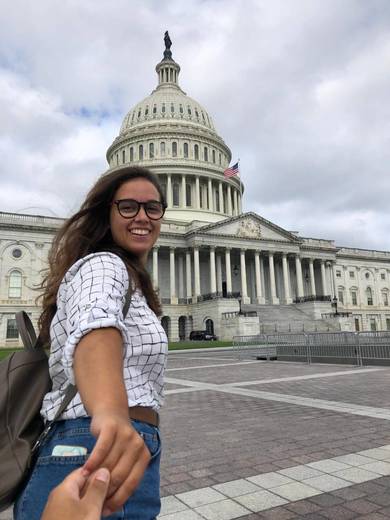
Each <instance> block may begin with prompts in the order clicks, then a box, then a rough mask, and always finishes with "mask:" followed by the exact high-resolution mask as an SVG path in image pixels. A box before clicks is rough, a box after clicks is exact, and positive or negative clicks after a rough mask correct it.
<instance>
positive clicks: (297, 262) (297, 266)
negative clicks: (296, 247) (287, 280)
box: [295, 255, 304, 298]
mask: <svg viewBox="0 0 390 520" xmlns="http://www.w3.org/2000/svg"><path fill="white" fill-rule="evenodd" d="M295 271H296V276H297V297H298V298H303V296H304V291H303V281H302V266H301V259H300V257H299V256H298V255H296V257H295Z"/></svg>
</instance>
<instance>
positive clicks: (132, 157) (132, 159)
mask: <svg viewBox="0 0 390 520" xmlns="http://www.w3.org/2000/svg"><path fill="white" fill-rule="evenodd" d="M133 161H134V148H133V147H132V146H130V162H133Z"/></svg>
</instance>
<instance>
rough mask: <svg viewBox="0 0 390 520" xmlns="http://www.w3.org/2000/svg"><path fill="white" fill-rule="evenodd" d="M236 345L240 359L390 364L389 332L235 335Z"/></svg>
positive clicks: (234, 343) (235, 349)
mask: <svg viewBox="0 0 390 520" xmlns="http://www.w3.org/2000/svg"><path fill="white" fill-rule="evenodd" d="M233 346H234V351H235V352H236V355H237V357H238V358H239V359H243V358H244V357H251V358H252V357H256V358H260V359H264V358H266V359H270V358H271V357H277V358H279V359H280V358H282V359H294V360H297V361H298V360H299V361H306V362H307V363H311V362H313V361H318V362H321V361H323V362H325V361H326V362H332V361H333V362H335V361H336V360H339V361H340V362H343V363H351V364H356V365H358V366H362V365H363V364H368V363H370V362H373V363H375V362H383V363H387V364H390V331H389V332H387V331H383V332H382V331H381V332H316V333H305V332H302V333H298V334H296V333H284V334H277V333H274V334H259V335H257V336H235V337H234V338H233Z"/></svg>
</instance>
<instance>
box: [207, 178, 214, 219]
mask: <svg viewBox="0 0 390 520" xmlns="http://www.w3.org/2000/svg"><path fill="white" fill-rule="evenodd" d="M207 192H208V197H209V210H210V211H214V204H213V183H212V182H211V179H209V180H208V190H207Z"/></svg>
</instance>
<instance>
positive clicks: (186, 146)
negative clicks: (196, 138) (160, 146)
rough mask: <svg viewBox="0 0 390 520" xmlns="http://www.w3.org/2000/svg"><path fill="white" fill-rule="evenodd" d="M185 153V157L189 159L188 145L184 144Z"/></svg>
mask: <svg viewBox="0 0 390 520" xmlns="http://www.w3.org/2000/svg"><path fill="white" fill-rule="evenodd" d="M183 153H184V157H185V158H186V159H187V158H188V143H184V144H183Z"/></svg>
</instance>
